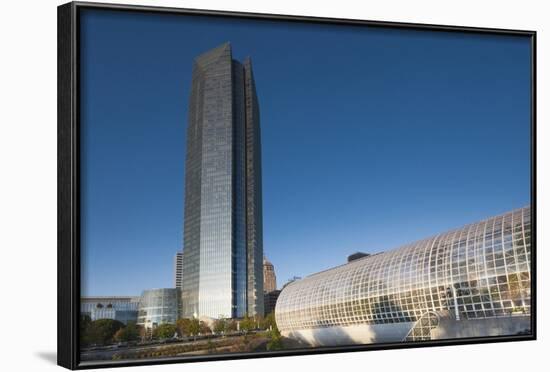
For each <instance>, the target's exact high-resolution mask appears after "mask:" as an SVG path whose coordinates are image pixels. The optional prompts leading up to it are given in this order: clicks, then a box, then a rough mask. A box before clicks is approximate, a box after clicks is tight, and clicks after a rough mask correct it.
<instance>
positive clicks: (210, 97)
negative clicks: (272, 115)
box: [182, 43, 263, 318]
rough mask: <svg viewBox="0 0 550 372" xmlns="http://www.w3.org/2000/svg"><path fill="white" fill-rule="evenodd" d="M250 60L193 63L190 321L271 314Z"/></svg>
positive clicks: (186, 261) (186, 298) (220, 52)
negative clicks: (267, 306)
mask: <svg viewBox="0 0 550 372" xmlns="http://www.w3.org/2000/svg"><path fill="white" fill-rule="evenodd" d="M259 120H260V119H259V107H258V100H257V97H256V88H255V83H254V77H253V74H252V64H251V61H250V59H249V58H247V59H245V60H244V62H243V63H241V62H239V61H237V60H234V59H233V57H232V51H231V46H230V44H229V43H225V44H223V45H221V46H219V47H217V48H215V49H212V50H210V51H208V52H206V53H204V54H202V55H200V56H198V57H197V58H196V59H195V61H194V65H193V73H192V83H191V94H190V99H189V120H188V128H187V150H186V152H187V153H186V160H185V172H186V174H185V210H184V250H183V264H182V305H183V316H184V317H203V316H206V317H210V318H219V317H231V318H240V317H243V316H244V315H245V314H248V315H250V316H254V315H256V314H260V315H263V269H262V257H263V245H262V242H263V238H262V184H261V179H262V177H261V149H260V146H261V145H260V122H259Z"/></svg>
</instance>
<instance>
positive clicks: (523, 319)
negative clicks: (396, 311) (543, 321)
mask: <svg viewBox="0 0 550 372" xmlns="http://www.w3.org/2000/svg"><path fill="white" fill-rule="evenodd" d="M530 322H531V318H530V316H524V315H522V316H510V317H503V318H491V319H475V320H460V321H456V320H454V319H452V318H442V319H441V320H440V323H439V326H438V327H437V328H435V329H433V330H432V339H434V340H437V339H439V340H441V339H449V338H465V337H488V336H502V335H514V334H517V333H518V332H522V331H525V330H530V328H531V323H530ZM413 325H414V323H412V322H408V323H390V324H372V325H367V324H361V325H353V326H346V327H323V328H313V329H303V330H299V331H287V332H282V335H283V336H285V337H290V338H293V339H296V340H299V341H301V342H304V343H306V344H309V345H311V346H336V345H354V344H372V343H383V342H401V341H403V339H404V338H405V336H406V335H407V334H408V333H409V330H410V329H411V327H413Z"/></svg>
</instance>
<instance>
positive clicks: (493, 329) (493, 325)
mask: <svg viewBox="0 0 550 372" xmlns="http://www.w3.org/2000/svg"><path fill="white" fill-rule="evenodd" d="M530 329H531V317H530V316H528V315H527V316H526V315H519V316H509V317H502V318H491V319H472V320H460V321H456V320H454V319H450V318H445V319H441V320H440V323H439V327H437V328H436V329H434V330H432V339H439V340H441V339H448V338H463V337H488V336H503V335H515V334H517V333H518V332H522V331H525V330H530Z"/></svg>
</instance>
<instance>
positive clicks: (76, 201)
mask: <svg viewBox="0 0 550 372" xmlns="http://www.w3.org/2000/svg"><path fill="white" fill-rule="evenodd" d="M91 8H93V9H105V10H114V11H120V12H142V13H143V12H145V13H168V14H180V15H201V16H204V15H207V16H212V17H232V18H241V19H269V20H281V21H290V22H302V23H324V24H326V23H329V24H340V25H359V26H361V25H364V26H369V27H380V28H399V29H409V30H428V31H446V32H457V33H474V34H494V35H519V36H525V37H529V38H530V40H531V50H532V55H531V71H532V75H531V208H532V213H531V215H532V243H531V244H532V259H531V265H532V271H531V273H532V280H531V293H532V313H531V331H532V332H531V334H526V335H514V336H495V337H486V338H470V339H468V338H464V339H452V340H437V341H420V342H415V343H385V344H369V345H355V346H341V347H319V348H315V349H296V350H283V351H270V352H256V353H240V354H239V353H234V354H230V355H228V354H223V355H208V356H189V357H179V358H176V357H174V358H170V359H147V360H133V361H128V360H125V361H112V362H110V361H109V362H105V363H96V362H94V363H93V364H87V363H80V361H79V325H78V322H79V301H80V272H81V267H80V246H79V241H80V192H79V190H80V169H79V160H80V153H79V151H80V146H79V140H80V107H79V105H80V104H79V88H80V75H79V74H80V71H79V67H80V54H79V35H80V18H79V17H80V12H81V10H83V9H91ZM57 27H58V70H57V73H58V93H57V94H58V107H57V109H58V194H57V196H58V251H57V255H58V279H57V280H58V319H57V327H58V334H57V358H58V364H59V365H60V366H63V367H66V368H69V369H88V368H99V367H109V368H110V367H122V366H137V365H151V364H168V363H170V364H171V363H182V362H201V361H212V360H228V359H244V358H260V357H276V356H290V355H304V354H325V353H338V352H352V351H367V350H381V349H401V348H416V347H430V346H442V345H464V344H479V343H488V342H508V341H527V340H536V338H537V336H536V335H537V328H536V318H537V315H536V310H537V302H536V300H537V296H536V281H537V270H536V268H537V264H536V262H537V260H536V252H537V249H536V247H537V245H536V241H537V239H536V238H537V234H536V227H537V223H536V217H537V214H536V31H524V30H510V29H493V28H482V27H460V26H446V25H433V24H416V23H399V22H381V21H368V20H357V19H337V18H317V17H309V16H289V15H278V14H257V13H242V12H227V11H213V10H199V9H179V8H168V7H156V6H135V5H120V4H102V3H87V2H71V3H67V4H64V5H61V6H59V7H58V26H57Z"/></svg>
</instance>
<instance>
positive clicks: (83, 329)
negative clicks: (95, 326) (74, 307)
mask: <svg viewBox="0 0 550 372" xmlns="http://www.w3.org/2000/svg"><path fill="white" fill-rule="evenodd" d="M91 323H92V318H90V316H89V315H80V324H79V326H80V344H81V345H82V346H87V345H88V344H89V343H90V340H89V334H88V328H89V327H90V324H91Z"/></svg>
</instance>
